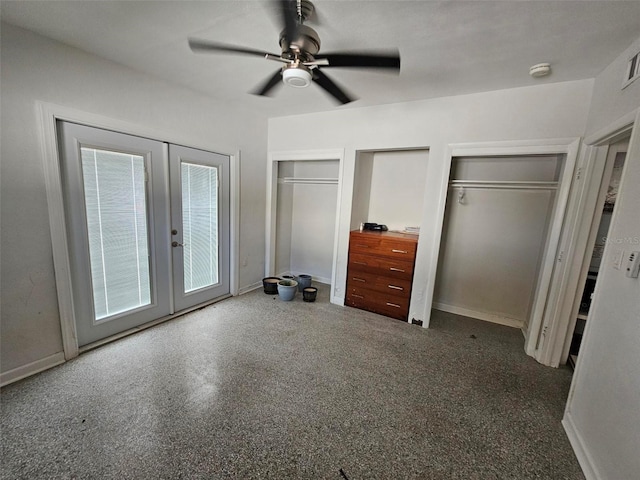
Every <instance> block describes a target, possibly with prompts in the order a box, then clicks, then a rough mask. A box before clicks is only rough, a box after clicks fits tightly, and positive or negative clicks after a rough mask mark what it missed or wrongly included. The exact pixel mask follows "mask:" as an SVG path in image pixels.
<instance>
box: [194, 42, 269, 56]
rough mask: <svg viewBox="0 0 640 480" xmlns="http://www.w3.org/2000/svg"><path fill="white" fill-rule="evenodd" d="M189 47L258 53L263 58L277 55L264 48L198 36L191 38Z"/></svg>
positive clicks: (208, 50)
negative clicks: (241, 45)
mask: <svg viewBox="0 0 640 480" xmlns="http://www.w3.org/2000/svg"><path fill="white" fill-rule="evenodd" d="M189 47H191V50H193V51H194V52H196V53H198V52H228V53H245V54H248V55H256V56H259V57H263V58H271V57H277V58H280V55H276V54H273V53H269V52H264V51H262V50H254V49H252V48H245V47H238V46H235V45H228V44H226V43H219V42H211V41H209V40H199V39H197V38H190V39H189Z"/></svg>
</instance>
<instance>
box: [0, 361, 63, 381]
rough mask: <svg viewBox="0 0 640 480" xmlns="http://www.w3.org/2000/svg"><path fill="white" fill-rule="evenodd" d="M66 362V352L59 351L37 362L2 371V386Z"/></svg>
mask: <svg viewBox="0 0 640 480" xmlns="http://www.w3.org/2000/svg"><path fill="white" fill-rule="evenodd" d="M64 362H65V359H64V352H58V353H54V354H53V355H49V356H48V357H45V358H42V359H40V360H36V361H35V362H31V363H27V364H26V365H22V366H21V367H17V368H14V369H12V370H8V371H6V372H2V373H0V387H4V386H7V385H9V384H10V383H13V382H17V381H18V380H22V379H23V378H27V377H30V376H31V375H35V374H36V373H40V372H43V371H45V370H48V369H49V368H52V367H56V366H58V365H60V364H62V363H64Z"/></svg>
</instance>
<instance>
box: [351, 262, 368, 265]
mask: <svg viewBox="0 0 640 480" xmlns="http://www.w3.org/2000/svg"><path fill="white" fill-rule="evenodd" d="M351 263H355V264H356V265H367V262H351Z"/></svg>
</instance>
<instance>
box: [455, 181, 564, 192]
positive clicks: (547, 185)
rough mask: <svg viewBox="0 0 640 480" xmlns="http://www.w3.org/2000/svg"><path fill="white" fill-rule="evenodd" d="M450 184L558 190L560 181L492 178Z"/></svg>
mask: <svg viewBox="0 0 640 480" xmlns="http://www.w3.org/2000/svg"><path fill="white" fill-rule="evenodd" d="M449 186H451V187H454V188H456V187H457V188H503V189H505V188H510V189H523V190H526V189H530V190H556V189H557V188H558V182H533V181H532V182H521V181H520V182H519V181H499V180H496V181H491V180H452V181H451V182H449Z"/></svg>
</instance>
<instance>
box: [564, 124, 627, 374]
mask: <svg viewBox="0 0 640 480" xmlns="http://www.w3.org/2000/svg"><path fill="white" fill-rule="evenodd" d="M628 147H629V137H628V136H626V137H625V138H623V139H621V140H618V141H616V142H615V143H612V144H611V145H609V147H608V151H607V156H606V161H605V166H604V173H603V175H602V181H601V184H600V189H599V193H598V200H597V206H596V211H595V213H594V216H593V221H592V224H591V229H590V232H589V240H588V244H587V252H590V254H589V253H587V255H585V258H584V261H583V265H582V271H581V277H580V281H579V285H581V287H580V288H579V289H578V292H577V295H576V299H575V306H574V311H575V312H577V313H575V315H574V318H573V321H572V326H571V327H570V331H572V332H573V333H572V335H569V336H568V337H567V340H566V342H565V343H566V345H565V352H564V354H563V359H564V360H566V362H567V363H569V365H570V366H571V367H572V368H575V365H576V362H577V360H578V353H579V351H580V344H581V342H582V337H583V334H584V330H585V328H586V324H587V322H588V318H589V309H590V307H591V299H592V297H593V293H594V290H595V287H596V284H597V280H598V273H599V270H600V266H601V263H602V259H603V253H604V248H605V245H606V244H607V242H610V241H611V237H610V235H609V227H610V224H611V219H612V217H613V213H614V210H615V205H616V200H617V197H618V193H619V188H620V182H621V180H622V171H623V168H624V163H625V160H626V156H627V150H628ZM566 350H568V352H567V351H566Z"/></svg>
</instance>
